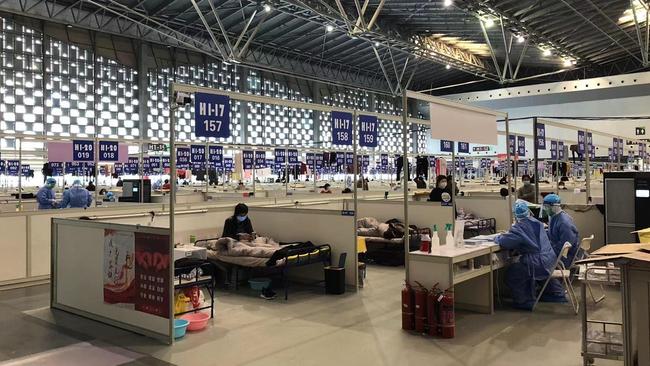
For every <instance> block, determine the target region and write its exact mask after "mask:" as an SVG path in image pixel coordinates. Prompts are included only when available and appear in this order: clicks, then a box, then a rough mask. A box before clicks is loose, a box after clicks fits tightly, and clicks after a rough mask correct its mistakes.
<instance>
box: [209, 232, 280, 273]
mask: <svg viewBox="0 0 650 366" xmlns="http://www.w3.org/2000/svg"><path fill="white" fill-rule="evenodd" d="M197 245H199V246H203V247H205V248H207V250H208V258H210V259H217V260H220V261H222V262H226V263H233V264H237V265H240V266H244V267H264V266H266V262H267V261H268V260H269V258H271V256H272V255H273V253H275V252H276V251H277V250H278V249H280V244H278V243H276V242H275V241H274V240H273V239H271V238H265V237H257V238H256V239H255V240H253V241H252V242H249V241H237V240H234V239H232V238H220V239H216V240H208V241H205V242H200V243H198V244H197ZM281 264H284V262H282V261H278V262H277V263H276V265H281Z"/></svg>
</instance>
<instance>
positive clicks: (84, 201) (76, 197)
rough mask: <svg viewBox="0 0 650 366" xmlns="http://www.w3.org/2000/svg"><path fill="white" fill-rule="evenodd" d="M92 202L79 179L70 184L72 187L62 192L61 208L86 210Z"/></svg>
mask: <svg viewBox="0 0 650 366" xmlns="http://www.w3.org/2000/svg"><path fill="white" fill-rule="evenodd" d="M92 202H93V198H92V196H91V195H90V192H88V191H87V190H86V189H85V188H84V187H82V186H81V181H80V180H79V179H77V180H75V181H74V182H72V187H70V189H68V190H66V191H65V192H63V200H62V201H61V205H60V206H61V208H68V207H71V208H88V207H90V204H91V203H92Z"/></svg>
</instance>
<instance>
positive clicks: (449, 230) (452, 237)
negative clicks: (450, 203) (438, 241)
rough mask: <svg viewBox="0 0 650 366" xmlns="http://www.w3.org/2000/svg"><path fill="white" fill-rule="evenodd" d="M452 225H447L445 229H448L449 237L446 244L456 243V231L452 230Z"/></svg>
mask: <svg viewBox="0 0 650 366" xmlns="http://www.w3.org/2000/svg"><path fill="white" fill-rule="evenodd" d="M451 228H452V226H451V224H447V225H445V230H446V231H447V237H446V238H445V245H454V244H455V241H454V233H453V231H452V229H451Z"/></svg>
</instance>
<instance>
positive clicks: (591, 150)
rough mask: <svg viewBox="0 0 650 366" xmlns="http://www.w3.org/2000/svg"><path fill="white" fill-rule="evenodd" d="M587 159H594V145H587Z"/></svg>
mask: <svg viewBox="0 0 650 366" xmlns="http://www.w3.org/2000/svg"><path fill="white" fill-rule="evenodd" d="M589 159H591V160H595V159H596V146H594V145H589Z"/></svg>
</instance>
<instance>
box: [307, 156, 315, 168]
mask: <svg viewBox="0 0 650 366" xmlns="http://www.w3.org/2000/svg"><path fill="white" fill-rule="evenodd" d="M305 156H306V160H307V166H308V167H310V168H311V167H313V166H314V153H307V154H306V155H305Z"/></svg>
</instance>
